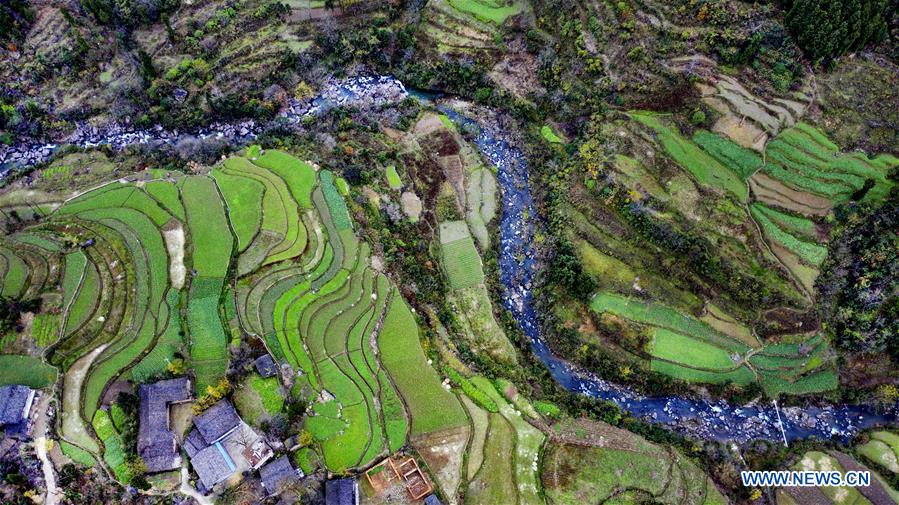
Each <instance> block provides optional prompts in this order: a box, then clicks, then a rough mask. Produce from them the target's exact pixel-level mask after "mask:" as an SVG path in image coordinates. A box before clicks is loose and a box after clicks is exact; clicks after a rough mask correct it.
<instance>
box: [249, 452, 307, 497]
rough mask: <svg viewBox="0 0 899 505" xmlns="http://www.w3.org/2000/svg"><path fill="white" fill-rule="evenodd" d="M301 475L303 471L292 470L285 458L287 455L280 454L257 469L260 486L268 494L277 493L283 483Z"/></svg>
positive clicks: (292, 480) (294, 479)
mask: <svg viewBox="0 0 899 505" xmlns="http://www.w3.org/2000/svg"><path fill="white" fill-rule="evenodd" d="M301 477H303V471H302V470H294V469H293V467H292V466H290V460H289V459H287V456H281V457H280V458H278V459H276V460H274V461H272V462H270V463H268V464H267V465H265V466H263V467H262V468H260V469H259V478H260V479H261V480H262V487H264V488H265V492H266V493H267V494H268V495H269V496H271V495H273V494H276V493H278V492H279V490H280V488H281V487H282V486H283V485H285V484H288V483H290V482H294V481H296V480H297V479H299V478H301Z"/></svg>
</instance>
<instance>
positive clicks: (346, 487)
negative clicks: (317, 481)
mask: <svg viewBox="0 0 899 505" xmlns="http://www.w3.org/2000/svg"><path fill="white" fill-rule="evenodd" d="M325 505H359V484H358V483H357V482H356V481H355V480H354V479H334V480H329V481H328V482H325Z"/></svg>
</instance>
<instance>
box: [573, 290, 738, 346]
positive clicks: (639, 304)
mask: <svg viewBox="0 0 899 505" xmlns="http://www.w3.org/2000/svg"><path fill="white" fill-rule="evenodd" d="M590 307H591V308H592V309H593V310H594V311H596V312H606V311H607V312H611V313H613V314H616V315H619V316H622V317H626V318H628V319H632V320H634V321H637V322H640V323H644V324H650V325H653V326H658V327H660V328H667V329H669V330H672V331H675V332H678V333H680V334H683V335H689V336H692V337H696V338H700V339H703V340H705V341H707V342H709V343H711V344H714V345H716V346H718V347H721V348H723V349H727V350H728V351H730V352H739V353H745V352H746V351H747V350H748V349H749V348H748V347H747V346H746V345H745V344H743V343H742V342H740V341H739V340H737V339H733V338H731V337H729V336H726V335H724V334H722V333H719V332H718V331H715V330H714V329H712V327H711V326H709V325H707V324H705V323H703V322H702V321H699V320H697V319H694V318H692V317H689V316H686V315H684V314H681V313H680V312H678V311H677V310H675V309H673V308H671V307H668V306H665V305H662V304H659V303H655V302H643V301H640V300H637V299H632V298H628V297H626V296H621V295H617V294H614V293H602V292H601V293H597V294H596V295H595V296H594V297H593V301H592V302H591V303H590Z"/></svg>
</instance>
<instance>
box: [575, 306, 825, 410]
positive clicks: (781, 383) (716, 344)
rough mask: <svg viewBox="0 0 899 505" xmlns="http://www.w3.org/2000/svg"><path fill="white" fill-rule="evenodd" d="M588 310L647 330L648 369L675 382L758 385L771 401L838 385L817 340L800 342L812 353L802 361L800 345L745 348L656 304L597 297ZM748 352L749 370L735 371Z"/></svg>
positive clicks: (736, 338)
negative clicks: (649, 340)
mask: <svg viewBox="0 0 899 505" xmlns="http://www.w3.org/2000/svg"><path fill="white" fill-rule="evenodd" d="M591 308H592V309H593V310H594V311H596V312H600V313H602V312H608V313H611V314H615V315H616V316H619V317H623V318H626V319H629V320H631V321H634V322H636V323H640V324H643V325H648V326H649V329H648V331H651V332H652V336H653V341H652V346H651V347H650V348H649V353H650V354H651V355H652V356H653V357H654V359H650V367H651V369H652V370H653V371H656V372H659V373H662V374H665V375H668V376H671V377H674V378H676V379H680V380H683V381H687V382H699V383H711V384H721V383H725V382H733V383H734V384H738V385H746V384H750V383H752V382H756V381H757V382H759V384H760V385H761V386H762V387H763V388H764V389H765V391H766V392H767V393H768V394H769V395H770V396H772V397H776V396H778V395H780V394H784V393H785V394H791V395H803V394H809V393H815V392H823V391H829V390H832V389H834V388H836V386H837V381H836V374H835V371H834V369H833V368H832V364H831V362H830V361H824V360H822V358H821V357H820V356H819V354H820V353H824V352H827V349H828V346H827V343H826V342H821V341H820V338H819V337H813V338H811V339H808V340H806V341H805V345H806V346H810V347H811V348H812V349H815V354H813V355H810V356H806V355H804V354H803V353H802V350H801V346H800V344H799V343H792V344H777V343H774V344H769V345H767V346H764V347H761V348H755V347H749V346H748V345H747V344H746V343H745V341H746V340H747V339H746V338H745V335H742V336H741V335H727V334H724V333H721V332H720V331H718V330H716V329H714V328H712V327H711V326H709V325H708V324H707V323H705V322H703V321H700V320H697V319H695V318H693V317H690V316H687V315H684V314H682V313H680V312H678V311H676V310H675V309H673V308H671V307H668V306H665V305H662V304H660V303H657V302H645V301H642V300H638V299H634V298H628V297H625V296H621V295H618V294H614V293H607V292H599V293H597V294H596V295H595V296H594V298H593V301H592V303H591ZM719 315H720V314H719ZM730 327H734V328H736V327H735V326H733V325H731V326H730ZM721 328H725V326H721ZM741 339H742V341H741ZM756 345H757V344H756ZM751 349H754V352H756V354H754V355H752V356H751V357H750V358H749V360H748V361H749V365H751V367H750V366H747V365H746V364H743V365H742V366H739V367H738V368H735V367H737V366H738V364H739V362H738V361H734V359H733V358H734V357H735V355H738V356H739V359H745V358H746V356H747V355H748V352H749V351H750V350H751ZM753 369H754V370H755V372H757V374H758V375H757V376H756V373H753Z"/></svg>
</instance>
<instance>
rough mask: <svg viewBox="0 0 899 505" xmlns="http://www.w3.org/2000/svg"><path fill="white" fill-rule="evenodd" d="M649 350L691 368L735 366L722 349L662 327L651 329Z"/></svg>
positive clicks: (654, 354) (657, 356)
mask: <svg viewBox="0 0 899 505" xmlns="http://www.w3.org/2000/svg"><path fill="white" fill-rule="evenodd" d="M649 352H650V354H652V355H653V356H655V357H656V358H660V359H663V360H665V361H673V362H675V363H681V364H686V366H689V367H693V368H702V369H710V370H729V369H732V368H735V367H736V363H734V361H733V359H731V356H730V355H729V354H728V353H727V351H725V350H724V349H722V348H720V347H715V346H713V345H711V344H707V343H705V342H702V341H699V340H696V339H694V338H692V337H688V336H685V335H681V334H680V333H675V332H673V331H671V330H667V329H664V328H656V329H655V330H653V332H652V344H651V347H650V351H649Z"/></svg>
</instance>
